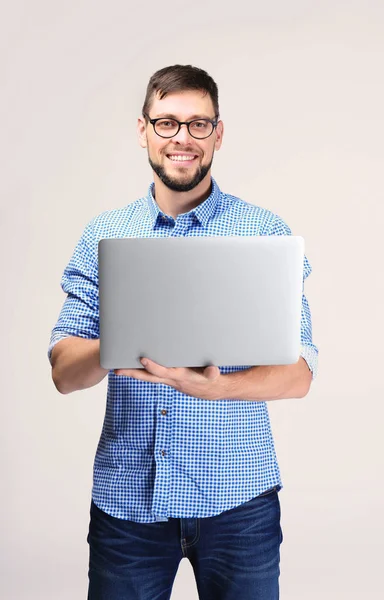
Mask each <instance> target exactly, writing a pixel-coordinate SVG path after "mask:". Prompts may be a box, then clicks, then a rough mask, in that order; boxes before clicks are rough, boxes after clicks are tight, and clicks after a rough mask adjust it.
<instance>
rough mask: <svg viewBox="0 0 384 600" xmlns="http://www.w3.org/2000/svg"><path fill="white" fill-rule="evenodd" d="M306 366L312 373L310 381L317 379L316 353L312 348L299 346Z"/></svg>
mask: <svg viewBox="0 0 384 600" xmlns="http://www.w3.org/2000/svg"><path fill="white" fill-rule="evenodd" d="M300 356H302V357H303V358H304V360H305V362H306V363H307V365H308V368H309V370H310V371H311V372H312V379H315V378H316V377H317V363H318V352H317V350H316V348H314V347H313V346H301V353H300Z"/></svg>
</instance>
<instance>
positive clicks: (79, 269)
mask: <svg viewBox="0 0 384 600" xmlns="http://www.w3.org/2000/svg"><path fill="white" fill-rule="evenodd" d="M61 288H62V290H63V292H65V293H66V294H67V297H66V299H65V301H64V304H63V306H62V309H61V311H60V314H59V318H58V320H57V322H56V324H55V326H54V327H53V329H52V332H51V338H50V342H49V346H48V359H49V361H50V363H51V364H52V362H51V355H52V350H53V348H54V346H55V345H56V344H57V343H58V342H59V341H60V340H62V339H64V338H66V337H69V336H77V337H83V338H87V339H97V338H99V337H100V330H99V281H98V264H97V245H96V242H95V236H94V232H93V220H92V221H90V222H89V223H88V224H87V225H86V227H85V229H84V231H83V234H82V236H81V238H80V239H79V241H78V243H77V245H76V248H75V250H74V252H73V254H72V257H71V259H70V261H69V263H68V265H67V266H66V267H65V269H64V273H63V275H62V278H61Z"/></svg>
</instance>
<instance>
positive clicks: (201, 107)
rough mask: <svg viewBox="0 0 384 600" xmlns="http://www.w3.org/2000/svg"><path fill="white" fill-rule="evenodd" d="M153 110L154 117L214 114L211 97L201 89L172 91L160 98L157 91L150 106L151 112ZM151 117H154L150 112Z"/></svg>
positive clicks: (209, 115) (191, 116) (186, 116)
mask: <svg viewBox="0 0 384 600" xmlns="http://www.w3.org/2000/svg"><path fill="white" fill-rule="evenodd" d="M154 112H156V117H160V116H168V117H170V116H174V117H180V118H193V117H200V116H207V117H212V116H214V115H213V113H214V108H213V102H212V99H211V97H210V95H209V94H207V93H206V92H204V91H201V90H186V91H182V92H173V93H170V94H167V95H166V96H165V97H164V98H162V99H160V98H159V93H157V94H156V95H155V96H154V98H153V100H152V106H151V113H154ZM151 117H152V118H154V117H153V116H152V114H151Z"/></svg>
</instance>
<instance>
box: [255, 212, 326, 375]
mask: <svg viewBox="0 0 384 600" xmlns="http://www.w3.org/2000/svg"><path fill="white" fill-rule="evenodd" d="M267 235H292V232H291V230H290V228H289V227H288V225H287V224H286V223H285V222H284V221H283V219H281V218H280V217H279V216H277V215H275V218H274V220H273V221H272V223H271V225H270V227H269V229H268V232H267ZM311 272H312V267H311V265H310V264H309V261H308V259H307V257H306V256H304V270H303V295H302V304H301V326H300V330H301V353H300V356H302V357H303V358H304V360H305V362H306V363H307V365H308V367H309V369H310V371H311V373H312V379H315V377H316V376H317V370H318V354H319V351H318V348H317V346H315V344H314V343H313V341H312V320H311V311H310V308H309V304H308V300H307V298H306V297H305V294H304V281H305V279H306V278H307V277H308V275H310V274H311Z"/></svg>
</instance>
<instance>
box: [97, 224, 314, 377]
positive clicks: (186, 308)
mask: <svg viewBox="0 0 384 600" xmlns="http://www.w3.org/2000/svg"><path fill="white" fill-rule="evenodd" d="M98 260H99V309H100V313H99V316H100V364H101V366H102V367H103V368H105V369H124V368H127V369H128V368H143V366H142V364H141V363H140V360H139V359H140V357H148V358H150V359H152V360H154V361H155V362H157V363H159V364H161V365H163V366H166V367H203V366H204V367H205V366H208V365H216V366H253V365H286V364H293V363H296V362H297V361H298V360H299V356H300V351H301V338H300V321H301V303H302V292H303V267H304V239H303V238H302V237H300V236H195V237H167V238H111V239H102V240H100V241H99V244H98Z"/></svg>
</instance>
